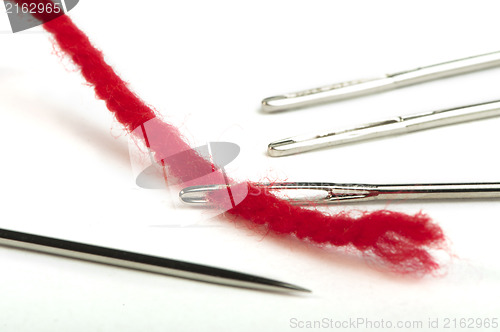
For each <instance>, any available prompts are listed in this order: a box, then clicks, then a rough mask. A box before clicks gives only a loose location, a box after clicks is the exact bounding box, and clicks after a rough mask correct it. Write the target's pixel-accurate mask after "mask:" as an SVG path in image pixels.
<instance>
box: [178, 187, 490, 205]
mask: <svg viewBox="0 0 500 332" xmlns="http://www.w3.org/2000/svg"><path fill="white" fill-rule="evenodd" d="M257 186H258V187H261V188H262V189H264V190H267V191H282V190H285V191H287V192H286V193H287V194H289V195H287V196H292V197H290V198H287V199H288V200H289V201H290V202H291V203H292V204H297V205H318V204H332V203H336V202H342V203H348V202H360V201H362V202H364V201H374V200H414V199H424V200H426V199H427V200H428V199H432V200H435V199H488V198H500V182H477V183H474V182H470V183H410V184H361V183H328V182H278V183H259V184H257ZM226 187H227V185H207V186H192V187H187V188H184V189H182V191H181V192H180V193H179V197H180V199H181V200H182V201H183V202H184V203H187V204H192V205H210V204H211V203H210V199H209V194H210V193H212V192H215V191H218V190H226V189H227V188H226ZM294 191H295V192H297V194H298V195H294V193H293V192H294Z"/></svg>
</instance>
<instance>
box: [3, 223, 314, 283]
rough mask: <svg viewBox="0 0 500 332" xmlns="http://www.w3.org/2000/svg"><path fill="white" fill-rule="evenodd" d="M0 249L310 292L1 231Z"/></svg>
mask: <svg viewBox="0 0 500 332" xmlns="http://www.w3.org/2000/svg"><path fill="white" fill-rule="evenodd" d="M0 245H4V246H9V247H14V248H20V249H26V250H32V251H37V252H42V253H47V254H52V255H58V256H64V257H70V258H76V259H81V260H85V261H91V262H96V263H102V264H108V265H114V266H119V267H124V268H130V269H135V270H141V271H146V272H153V273H159V274H164V275H169V276H174V277H180V278H186V279H192V280H197V281H203V282H209V283H215V284H222V285H227V286H234V287H242V288H251V289H257V290H265V291H280V292H284V291H285V292H287V291H301V292H310V291H309V290H307V289H305V288H302V287H299V286H296V285H292V284H288V283H284V282H281V281H276V280H272V279H267V278H262V277H258V276H254V275H249V274H244V273H240V272H235V271H230V270H225V269H219V268H215V267H211V266H207V265H199V264H193V263H188V262H183V261H178V260H173V259H168V258H162V257H156V256H150V255H144V254H139V253H134V252H129V251H123V250H117V249H111V248H105V247H99V246H94V245H90V244H84V243H79V242H72V241H66V240H60V239H55V238H51V237H45V236H39V235H34V234H28V233H21V232H16V231H11V230H6V229H0Z"/></svg>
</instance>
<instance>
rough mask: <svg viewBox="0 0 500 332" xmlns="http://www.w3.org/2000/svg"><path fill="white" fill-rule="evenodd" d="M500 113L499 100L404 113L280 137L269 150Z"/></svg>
mask: <svg viewBox="0 0 500 332" xmlns="http://www.w3.org/2000/svg"><path fill="white" fill-rule="evenodd" d="M499 115H500V101H493V102H489V103H483V104H476V105H468V106H463V107H458V108H452V109H446V110H439V111H432V112H425V113H418V114H412V115H402V116H398V117H395V118H390V119H386V120H382V121H378V122H374V123H368V124H364V125H361V126H356V127H354V128H347V129H340V130H335V131H326V132H322V133H311V134H306V135H299V136H294V137H289V138H285V139H281V140H278V141H274V142H272V143H270V144H269V145H268V149H267V153H268V154H269V155H270V156H271V157H282V156H288V155H291V154H296V153H302V152H306V151H310V150H316V149H321V148H325V147H331V146H336V145H342V144H347V143H352V142H357V141H362V140H367V139H372V138H378V137H383V136H389V135H397V134H404V133H410V132H414V131H419V130H425V129H430V128H435V127H440V126H446V125H451V124H456V123H461V122H467V121H472V120H479V119H485V118H490V117H494V116H499Z"/></svg>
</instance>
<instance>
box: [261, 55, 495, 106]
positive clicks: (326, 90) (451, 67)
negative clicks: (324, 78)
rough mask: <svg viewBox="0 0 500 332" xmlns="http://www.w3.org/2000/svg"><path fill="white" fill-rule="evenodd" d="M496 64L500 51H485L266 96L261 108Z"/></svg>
mask: <svg viewBox="0 0 500 332" xmlns="http://www.w3.org/2000/svg"><path fill="white" fill-rule="evenodd" d="M496 66H500V52H493V53H488V54H482V55H477V56H473V57H468V58H463V59H458V60H453V61H449V62H444V63H439V64H434V65H430V66H426V67H420V68H416V69H412V70H407V71H402V72H398V73H393V74H386V75H383V76H381V77H376V78H370V79H360V80H354V81H347V82H341V83H337V84H332V85H328V86H324V87H320V88H315V89H309V90H304V91H299V92H294V93H287V94H284V95H278V96H273V97H269V98H265V99H264V100H263V101H262V109H263V110H264V111H266V112H276V111H283V110H287V109H292V108H299V107H306V106H311V105H314V104H318V103H324V102H329V101H337V100H342V99H347V98H353V97H359V96H363V95H367V94H372V93H377V92H382V91H387V90H391V89H395V88H400V87H404V86H408V85H412V84H417V83H421V82H425V81H430V80H435V79H439V78H444V77H448V76H454V75H460V74H465V73H469V72H473V71H477V70H483V69H487V68H491V67H496Z"/></svg>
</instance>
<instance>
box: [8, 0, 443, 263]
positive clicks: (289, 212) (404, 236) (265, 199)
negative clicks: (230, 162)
mask: <svg viewBox="0 0 500 332" xmlns="http://www.w3.org/2000/svg"><path fill="white" fill-rule="evenodd" d="M49 1H50V0H17V2H19V3H20V4H22V3H47V2H49ZM35 16H36V17H37V18H38V19H42V20H44V19H45V20H46V17H45V18H44V17H42V16H41V15H35ZM44 28H45V29H46V30H47V31H49V32H50V33H52V35H53V36H54V38H55V40H56V42H57V44H58V45H59V47H60V48H61V50H63V51H64V52H65V53H66V54H67V55H69V56H70V57H71V59H72V60H73V62H74V63H75V64H76V65H77V66H78V67H79V68H80V69H81V72H82V75H83V76H84V78H85V79H86V80H87V81H88V82H89V83H90V84H91V85H92V86H93V87H94V89H95V92H96V95H97V96H98V97H99V98H100V99H102V100H104V101H105V102H106V105H107V107H108V109H109V110H110V111H111V112H112V113H113V114H114V115H115V117H116V119H117V120H118V121H119V122H120V123H121V124H123V125H124V126H125V128H126V129H127V130H128V131H129V132H132V133H133V134H134V135H135V136H136V137H137V138H139V139H142V140H146V139H147V141H148V146H149V148H150V149H151V151H153V152H154V154H155V158H156V160H158V161H161V160H164V161H165V163H166V166H168V167H169V170H170V172H171V173H172V174H173V175H174V176H175V177H177V178H179V179H180V180H182V181H184V182H185V181H190V180H191V179H196V178H198V177H199V176H202V175H204V174H207V173H208V172H207V170H213V165H212V164H211V163H210V162H209V161H207V160H205V159H204V158H202V157H201V156H199V155H198V154H197V153H196V152H195V151H194V150H192V149H191V148H190V146H189V145H188V144H187V143H186V142H185V141H184V140H183V138H182V135H181V134H180V132H179V131H178V129H177V128H175V127H174V126H172V125H170V124H168V123H165V122H163V121H162V120H160V119H159V118H157V117H156V114H155V112H154V110H152V109H151V108H150V107H148V106H147V105H146V104H145V103H144V102H143V101H142V100H140V99H139V98H138V97H137V96H136V95H135V94H134V93H133V92H132V91H131V90H130V89H129V88H128V86H127V84H126V83H125V82H124V81H123V80H122V79H120V77H118V75H117V74H116V73H115V72H114V71H113V69H112V68H111V67H110V66H109V65H108V64H106V62H105V61H104V58H103V55H102V53H101V52H100V51H98V50H97V49H96V48H94V47H93V46H92V44H91V43H90V41H89V39H88V37H87V36H86V35H85V34H84V33H83V32H82V31H81V30H79V29H78V28H77V27H76V26H75V25H74V23H73V22H72V21H71V20H70V19H69V17H68V16H67V15H63V16H61V17H58V18H56V19H53V20H51V21H48V22H46V23H44ZM136 128H141V130H134V129H136ZM143 132H146V133H147V137H144V135H143ZM181 151H186V153H183V154H181V156H182V157H180V158H176V159H173V160H172V159H168V158H167V159H164V158H165V157H166V156H171V155H173V154H175V153H178V152H181ZM222 178H223V177H222V174H221V172H219V171H215V172H212V173H211V175H210V176H208V177H207V176H205V177H203V178H201V180H200V179H198V180H196V183H190V184H209V183H222ZM238 186H248V190H249V194H248V195H247V196H246V197H245V198H244V199H243V201H241V202H240V203H239V204H237V205H236V206H234V207H233V208H232V209H230V210H229V211H227V213H228V214H231V215H233V216H236V217H241V218H244V219H248V220H250V221H252V222H254V223H256V224H260V225H264V226H265V227H267V229H269V230H271V231H273V232H275V233H277V234H287V235H294V236H296V237H297V238H299V239H303V240H307V241H310V242H314V243H317V244H323V245H333V246H353V247H354V248H356V249H358V250H360V251H361V252H364V253H371V254H374V255H375V256H377V257H379V258H381V259H383V260H384V261H385V262H386V263H388V264H389V265H390V266H392V267H394V268H396V269H397V270H398V271H400V272H431V271H433V270H434V269H436V268H438V267H439V266H438V264H437V263H436V261H435V260H434V259H433V257H432V256H431V255H430V254H429V253H428V252H427V249H429V248H433V247H439V246H440V245H441V244H442V242H443V240H444V236H443V233H442V231H441V229H440V228H439V226H437V225H436V224H434V223H432V222H431V220H430V219H429V217H427V216H426V215H423V214H420V213H419V214H416V215H414V216H411V215H407V214H404V213H401V212H393V211H388V210H380V211H374V212H365V213H363V214H362V215H361V216H360V217H353V216H351V215H349V214H348V213H340V214H336V215H326V214H323V213H321V212H320V211H317V210H311V209H307V208H302V207H298V206H293V205H291V204H290V203H289V202H288V201H286V200H282V199H279V198H277V197H275V196H273V195H271V194H269V193H268V192H265V191H262V190H261V189H259V190H258V191H257V190H256V188H255V187H254V185H253V184H252V183H251V182H245V183H241V184H238V185H236V186H235V187H234V189H236V188H238ZM244 189H245V190H246V188H244ZM218 195H220V194H217V193H216V194H214V196H213V197H212V199H213V200H214V202H215V203H219V204H222V202H223V200H224V199H223V198H222V197H221V196H218Z"/></svg>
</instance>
